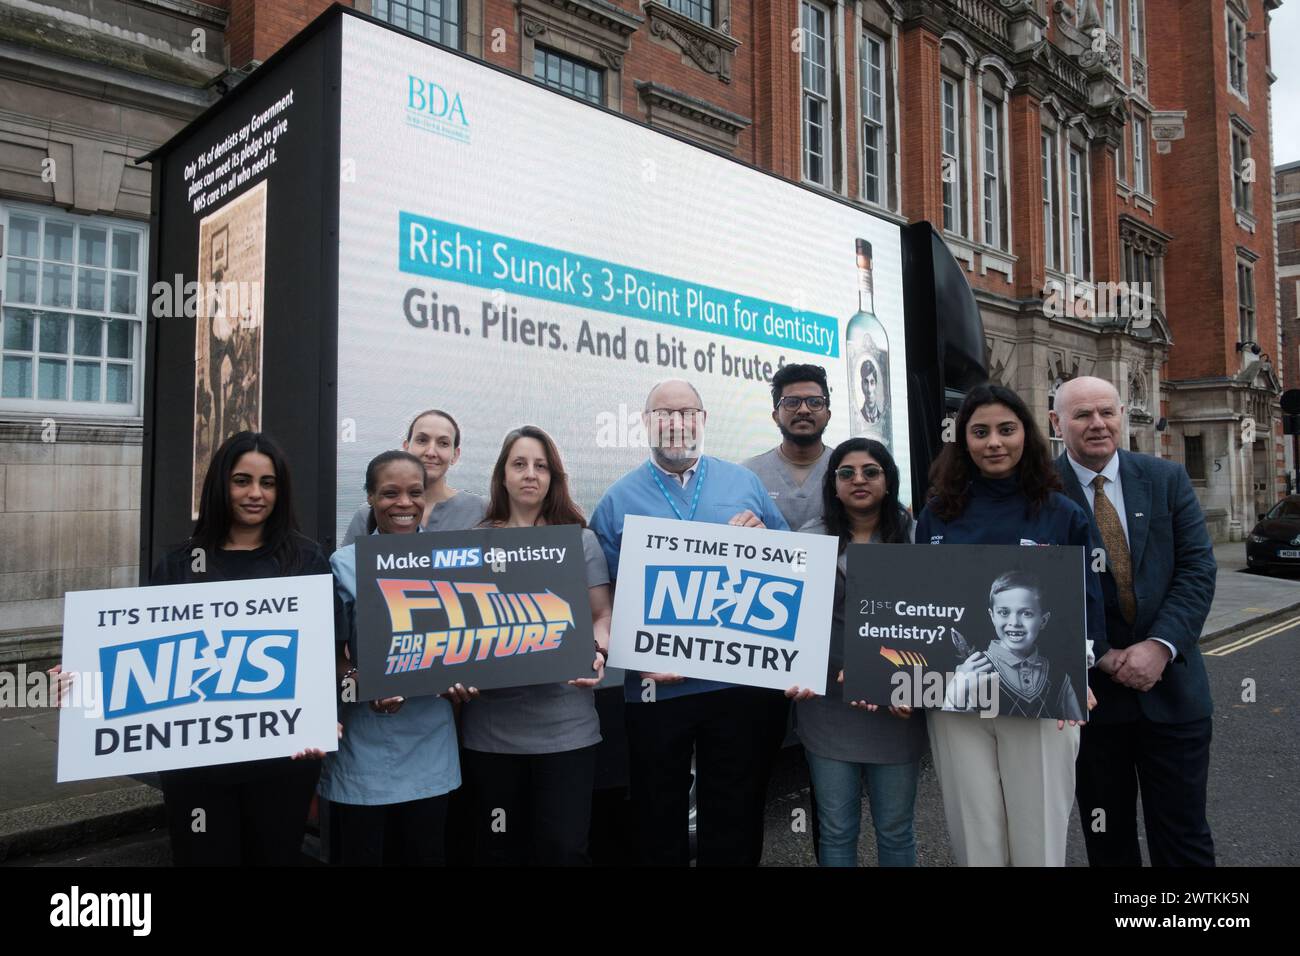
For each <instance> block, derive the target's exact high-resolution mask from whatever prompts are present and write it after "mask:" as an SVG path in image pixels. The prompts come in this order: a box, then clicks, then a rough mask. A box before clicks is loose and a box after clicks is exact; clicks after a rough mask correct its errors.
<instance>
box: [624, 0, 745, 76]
mask: <svg viewBox="0 0 1300 956" xmlns="http://www.w3.org/2000/svg"><path fill="white" fill-rule="evenodd" d="M642 9H643V10H645V15H646V17H647V18H648V19H649V21H650V35H651V36H653V37H659V38H661V39H664V40H670V41H672V43H673V44H675V45H676V46H678V47H680V48H681V50H682V52H683V53H685V54H686V55H687V56H689V57H690V58H691V59H692V60H693V61H694V62H695V63H696V65H697V66H699V68H700V69H702V70H703V71H704V72H705V73H712V74H716V75H717V77H718V79H719V80H721V81H722V82H723V83H730V82H731V58H732V56H733V54H735V52H736V49H737V48H738V47H739V46H740V41H739V40H737V39H736V38H735V37H734V36H732V35H731V34H730V33H726V32H724V31H722V30H718V29H715V28H714V27H710V26H705V25H704V24H703V23H700V22H699V21H698V20H692V19H691V18H690V17H688V16H686V14H684V13H679V12H677V11H676V10H673V9H671V8H670V7H668V6H667V5H666V4H664V3H661V2H660V0H645V2H644V3H643V4H642ZM723 23H724V24H725V23H726V21H725V20H724V21H723Z"/></svg>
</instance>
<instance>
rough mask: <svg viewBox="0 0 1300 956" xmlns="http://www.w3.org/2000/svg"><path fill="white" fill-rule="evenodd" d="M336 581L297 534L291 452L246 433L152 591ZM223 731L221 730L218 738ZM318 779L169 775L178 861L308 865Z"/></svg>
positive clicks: (195, 771) (282, 770) (220, 465)
mask: <svg viewBox="0 0 1300 956" xmlns="http://www.w3.org/2000/svg"><path fill="white" fill-rule="evenodd" d="M328 573H329V564H328V563H327V562H326V560H325V557H324V555H323V554H321V551H320V549H319V548H318V547H317V546H316V544H315V542H313V541H311V540H309V539H308V538H306V537H304V536H303V535H301V534H299V533H298V527H297V523H296V521H295V520H294V510H293V483H292V481H291V480H290V474H289V464H288V462H287V461H286V460H285V457H284V454H283V452H281V451H280V448H279V446H278V445H277V444H276V443H275V442H274V441H273V440H272V439H271V438H270V437H269V436H268V435H265V434H261V433H258V432H240V433H238V434H236V435H232V436H231V437H230V438H228V439H226V441H225V442H224V443H222V445H221V447H220V448H218V449H217V452H216V454H215V455H214V456H213V458H212V463H211V465H209V466H208V470H207V474H206V476H205V477H204V480H203V488H202V493H201V495H200V498H199V517H198V521H197V523H196V524H195V526H194V533H193V534H192V535H191V537H190V539H189V540H188V541H187V542H185V544H184V545H183V546H181V547H179V548H177V549H176V550H174V551H172V552H170V553H169V554H167V555H166V556H165V557H164V558H163V559H162V561H161V562H160V563H159V564H158V566H157V567H156V568H155V569H154V572H153V575H152V577H151V578H150V581H149V583H150V584H154V585H160V584H188V583H192V582H198V581H243V580H249V579H252V578H272V577H279V576H283V575H293V574H328ZM224 730H225V728H220V727H219V728H217V731H218V734H217V736H218V739H219V738H220V734H221V733H222V732H224ZM196 732H197V731H196ZM204 733H206V730H204ZM124 743H125V742H124ZM319 773H320V764H319V763H317V762H316V761H315V760H306V761H298V762H295V761H293V760H290V759H289V758H287V757H285V758H279V759H275V760H256V761H249V762H244V763H235V764H221V765H218V766H213V767H193V768H189V769H185V770H170V771H165V772H163V773H162V774H160V777H161V782H162V791H163V798H164V801H165V803H166V807H167V825H168V830H169V831H170V834H171V845H172V856H173V859H174V862H175V863H176V865H178V866H184V865H205V866H216V865H238V864H244V865H249V864H252V865H257V864H268V865H276V866H286V865H293V864H295V863H297V862H300V861H301V859H302V835H303V828H304V824H305V822H306V819H307V812H308V808H309V806H310V804H311V796H312V791H313V790H314V789H315V787H316V778H317V776H318V775H319ZM200 810H202V811H203V819H204V820H205V821H206V825H205V827H204V828H203V829H202V830H201V831H199V832H195V831H194V829H193V823H194V821H195V819H196V817H195V813H196V812H198V811H200Z"/></svg>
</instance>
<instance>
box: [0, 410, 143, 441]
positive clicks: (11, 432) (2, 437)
mask: <svg viewBox="0 0 1300 956" xmlns="http://www.w3.org/2000/svg"><path fill="white" fill-rule="evenodd" d="M4 417H5V419H6V420H5V421H2V422H0V441H5V442H30V443H35V444H40V443H42V442H44V441H45V440H46V439H45V438H44V434H45V429H46V423H47V422H49V421H50V420H51V419H53V421H54V424H55V427H56V429H57V430H56V431H55V432H54V440H55V441H56V442H59V443H69V444H71V443H79V444H88V445H139V444H141V443H142V442H143V441H144V424H143V421H142V420H141V419H138V418H137V419H134V420H132V419H129V418H126V419H106V420H102V421H94V420H90V419H81V420H78V419H69V418H62V417H60V416H58V415H56V414H50V415H46V416H41V417H37V416H28V415H19V414H18V413H15V412H5V413H4Z"/></svg>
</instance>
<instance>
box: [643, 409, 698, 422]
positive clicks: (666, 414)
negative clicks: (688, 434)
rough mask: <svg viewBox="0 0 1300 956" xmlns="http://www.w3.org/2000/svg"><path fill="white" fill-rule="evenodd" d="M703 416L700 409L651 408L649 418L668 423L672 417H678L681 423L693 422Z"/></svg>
mask: <svg viewBox="0 0 1300 956" xmlns="http://www.w3.org/2000/svg"><path fill="white" fill-rule="evenodd" d="M703 414H704V409H702V408H652V409H650V417H651V418H655V419H658V420H659V421H668V420H670V419H671V418H673V416H678V417H680V418H681V420H682V421H683V422H694V421H696V420H698V419H699V417H700V416H701V415H703Z"/></svg>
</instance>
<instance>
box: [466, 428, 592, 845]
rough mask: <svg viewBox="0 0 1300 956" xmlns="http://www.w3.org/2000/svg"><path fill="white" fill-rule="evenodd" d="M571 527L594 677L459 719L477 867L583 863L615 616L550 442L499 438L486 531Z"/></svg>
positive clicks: (488, 695)
mask: <svg viewBox="0 0 1300 956" xmlns="http://www.w3.org/2000/svg"><path fill="white" fill-rule="evenodd" d="M557 524H576V525H578V526H580V527H581V528H582V529H583V530H582V550H583V555H584V558H585V559H586V565H587V585H588V592H587V593H588V597H589V599H590V602H591V618H592V624H593V627H594V631H595V637H596V646H595V648H593V659H592V664H591V670H592V676H591V677H584V678H580V679H576V680H571V681H569V682H568V683H564V684H543V685H539V686H533V687H511V688H504V689H498V690H484V691H482V692H480V695H479V696H478V698H476V699H475V700H473V701H470V702H469V703H467V704H466V705H465V706H464V708H463V709H462V711H461V716H460V726H461V745H462V748H463V751H462V753H463V761H464V768H465V776H466V782H467V783H468V784H469V787H470V789H471V790H472V791H473V794H474V807H475V810H474V829H475V833H476V853H475V855H476V858H477V862H478V863H479V864H480V865H505V866H510V865H514V866H519V865H530V864H531V865H535V866H573V865H583V864H586V863H589V862H590V860H589V858H588V856H587V834H588V830H589V828H590V823H591V791H592V786H593V784H594V782H595V772H596V745H597V744H598V743H599V742H600V721H599V719H598V718H597V716H596V703H595V697H594V693H593V689H594V688H595V686H596V685H597V684H599V683H600V681H601V679H602V678H603V677H604V675H605V660H606V658H607V657H608V656H609V655H608V647H609V624H610V619H611V617H612V614H613V601H612V598H611V596H610V587H609V569H608V567H607V565H606V562H605V554H604V552H603V551H602V550H601V548H600V545H599V543H598V542H597V540H596V535H595V533H594V532H593V531H591V530H590V529H589V528H587V522H586V519H585V518H584V517H583V514H582V511H581V510H579V508H578V506H577V505H576V504H574V502H573V500H572V499H571V498H570V497H569V487H568V477H567V475H566V474H565V471H564V465H563V464H562V463H561V461H560V453H559V450H558V449H557V448H556V447H555V442H553V441H552V440H551V437H550V436H549V435H548V434H546V432H544V431H542V430H541V429H540V428H536V427H534V426H532V425H525V426H523V427H522V428H518V429H515V430H514V431H512V432H511V433H510V434H508V435H507V436H506V438H505V442H504V444H503V445H502V446H501V454H500V456H499V457H498V458H497V463H496V467H494V468H493V470H492V497H491V500H490V502H489V504H488V511H487V517H486V519H485V521H484V523H483V526H484V527H497V528H521V527H522V528H531V527H536V526H538V525H557Z"/></svg>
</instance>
